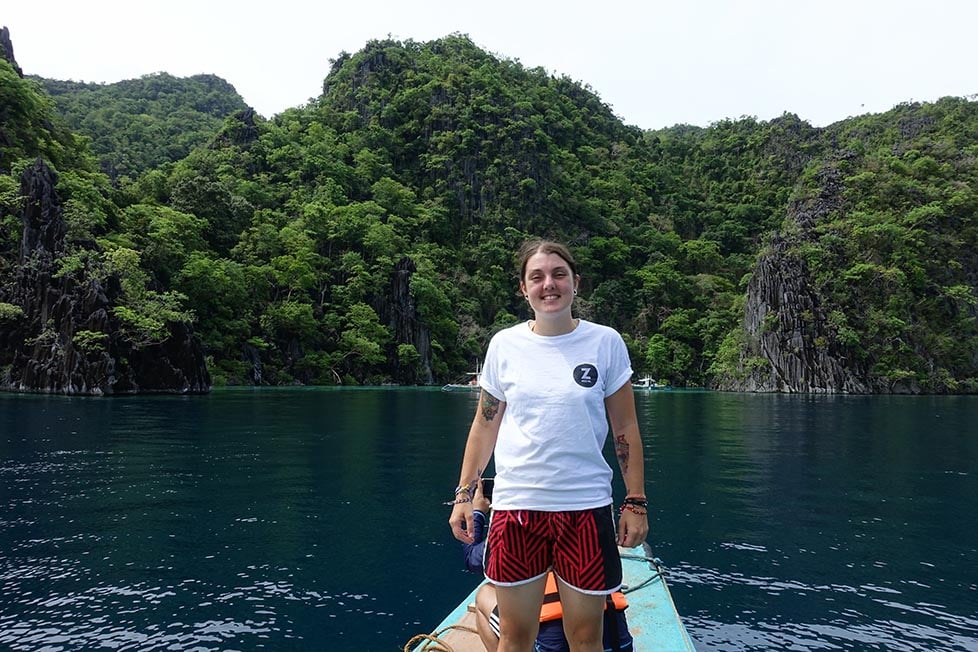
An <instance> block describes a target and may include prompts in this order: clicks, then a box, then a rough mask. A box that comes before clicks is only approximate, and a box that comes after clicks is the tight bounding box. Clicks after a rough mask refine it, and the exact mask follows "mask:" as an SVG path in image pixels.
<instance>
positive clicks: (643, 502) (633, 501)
mask: <svg viewBox="0 0 978 652" xmlns="http://www.w3.org/2000/svg"><path fill="white" fill-rule="evenodd" d="M622 504H623V505H635V506H636V507H642V508H648V506H649V501H648V500H647V499H646V498H645V496H642V497H641V498H636V497H633V496H627V497H626V498H625V500H624V501H622Z"/></svg>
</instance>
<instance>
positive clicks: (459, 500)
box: [442, 496, 472, 505]
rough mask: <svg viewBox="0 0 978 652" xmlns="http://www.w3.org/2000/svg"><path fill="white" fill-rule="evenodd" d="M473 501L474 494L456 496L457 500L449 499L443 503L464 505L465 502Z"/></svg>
mask: <svg viewBox="0 0 978 652" xmlns="http://www.w3.org/2000/svg"><path fill="white" fill-rule="evenodd" d="M471 502H472V496H462V497H460V498H459V497H457V496H456V498H455V500H449V501H448V502H444V503H442V505H462V504H464V503H471Z"/></svg>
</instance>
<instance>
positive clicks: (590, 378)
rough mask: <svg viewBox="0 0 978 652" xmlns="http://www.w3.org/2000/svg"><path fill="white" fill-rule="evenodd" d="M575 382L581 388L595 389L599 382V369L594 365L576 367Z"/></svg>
mask: <svg viewBox="0 0 978 652" xmlns="http://www.w3.org/2000/svg"><path fill="white" fill-rule="evenodd" d="M574 382H575V383H577V384H578V385H580V386H581V387H594V385H595V383H597V382H598V368H597V367H595V366H594V365H593V364H579V365H577V366H576V367H574Z"/></svg>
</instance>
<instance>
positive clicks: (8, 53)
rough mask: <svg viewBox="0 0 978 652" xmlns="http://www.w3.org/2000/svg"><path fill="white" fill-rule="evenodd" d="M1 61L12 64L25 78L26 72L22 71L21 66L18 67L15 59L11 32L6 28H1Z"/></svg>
mask: <svg viewBox="0 0 978 652" xmlns="http://www.w3.org/2000/svg"><path fill="white" fill-rule="evenodd" d="M0 59H5V60H7V61H8V62H10V65H11V66H13V68H14V71H15V72H16V73H17V74H18V75H19V76H20V77H21V78H23V77H24V71H23V70H21V69H20V66H18V65H17V60H16V59H15V58H14V44H13V43H12V42H11V41H10V30H9V29H7V28H6V27H3V28H0Z"/></svg>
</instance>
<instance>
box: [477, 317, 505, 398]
mask: <svg viewBox="0 0 978 652" xmlns="http://www.w3.org/2000/svg"><path fill="white" fill-rule="evenodd" d="M499 364H500V360H499V336H498V333H497V334H496V335H495V336H493V338H492V339H491V340H489V347H488V348H487V349H486V359H485V363H484V364H483V365H482V373H481V374H480V375H479V387H481V388H482V389H484V390H486V392H488V393H489V394H492V396H493V397H494V398H497V399H499V400H500V401H503V402H505V401H506V394H505V393H504V392H503V390H502V389H500V387H499Z"/></svg>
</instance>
